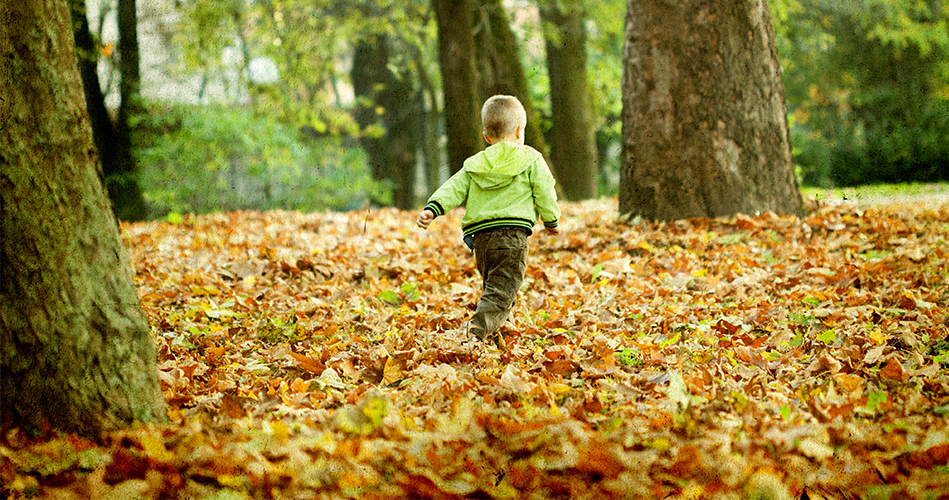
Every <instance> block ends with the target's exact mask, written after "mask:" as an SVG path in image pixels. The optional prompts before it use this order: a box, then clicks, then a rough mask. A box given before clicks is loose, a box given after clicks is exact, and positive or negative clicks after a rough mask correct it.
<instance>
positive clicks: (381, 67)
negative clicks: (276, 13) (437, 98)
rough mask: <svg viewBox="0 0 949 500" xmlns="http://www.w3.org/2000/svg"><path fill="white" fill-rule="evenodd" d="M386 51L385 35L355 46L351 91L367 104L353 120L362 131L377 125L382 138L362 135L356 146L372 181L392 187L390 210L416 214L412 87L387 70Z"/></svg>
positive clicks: (415, 147) (387, 43)
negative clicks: (387, 182)
mask: <svg viewBox="0 0 949 500" xmlns="http://www.w3.org/2000/svg"><path fill="white" fill-rule="evenodd" d="M389 45H390V42H389V38H388V37H387V36H386V35H376V36H375V37H374V40H371V41H361V42H359V43H358V44H357V45H356V51H355V55H354V56H353V69H352V75H351V76H352V81H353V90H354V91H355V93H356V95H357V96H358V97H360V98H362V99H364V100H365V101H367V102H364V103H363V104H361V105H360V106H359V107H358V109H357V110H356V120H357V121H358V122H359V126H360V127H361V128H363V129H365V128H367V127H369V126H371V125H374V124H376V123H379V122H381V124H382V126H383V128H384V129H385V133H384V134H383V135H382V136H380V137H373V136H369V135H366V134H362V136H361V138H360V144H362V146H363V147H364V148H365V149H366V151H367V153H368V154H369V164H370V166H371V169H372V175H373V178H375V179H388V180H390V181H392V183H393V185H394V186H395V190H394V192H393V195H394V196H393V200H392V201H393V205H395V206H396V207H398V208H401V209H403V210H410V209H414V208H416V207H415V178H416V174H415V166H416V161H415V160H416V151H417V146H418V141H417V140H416V137H417V135H416V134H415V131H416V130H417V127H416V124H415V120H416V119H418V118H417V117H416V111H417V110H416V109H415V107H414V104H415V103H416V102H417V101H416V99H415V97H414V96H413V92H412V87H411V86H410V85H409V84H408V83H406V82H404V81H402V80H400V79H399V78H398V76H396V75H395V74H394V73H393V72H392V70H391V69H389ZM377 110H379V111H377ZM380 113H381V114H380ZM376 201H377V202H378V200H376Z"/></svg>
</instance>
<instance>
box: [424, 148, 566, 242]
mask: <svg viewBox="0 0 949 500" xmlns="http://www.w3.org/2000/svg"><path fill="white" fill-rule="evenodd" d="M554 184H555V181H554V177H553V175H551V173H550V169H549V168H548V167H547V162H545V161H544V157H543V155H541V154H540V152H538V151H537V150H536V149H534V148H532V147H530V146H523V145H517V144H514V143H510V142H505V141H502V142H498V143H495V144H492V145H491V146H489V147H488V148H487V149H485V150H484V151H481V152H480V153H478V154H476V155H474V156H472V157H470V158H468V159H467V160H465V164H464V167H463V168H462V169H461V170H459V171H458V173H456V174H455V175H453V176H452V177H451V179H448V180H447V181H446V182H445V183H444V184H442V186H441V187H440V188H438V190H436V191H435V193H434V194H432V196H431V198H429V199H428V204H427V205H425V208H427V209H429V210H431V211H432V212H433V213H434V214H435V216H436V217H438V216H440V215H444V214H445V213H446V212H448V211H449V210H451V209H453V208H455V207H457V206H459V205H461V204H465V207H466V208H465V215H464V217H462V219H461V227H462V230H463V231H464V234H465V236H471V235H472V234H474V233H477V232H479V231H484V230H485V229H492V228H496V227H519V228H523V229H524V230H525V231H526V232H527V234H531V232H532V230H533V227H534V224H535V223H537V220H538V218H539V219H540V220H541V221H542V222H543V223H544V226H545V227H557V225H558V224H559V220H560V207H559V206H558V205H557V192H556V191H555V190H554Z"/></svg>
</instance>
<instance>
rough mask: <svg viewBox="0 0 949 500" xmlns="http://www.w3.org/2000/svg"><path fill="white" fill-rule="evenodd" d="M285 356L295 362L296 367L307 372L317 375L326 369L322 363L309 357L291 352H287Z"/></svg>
mask: <svg viewBox="0 0 949 500" xmlns="http://www.w3.org/2000/svg"><path fill="white" fill-rule="evenodd" d="M287 355H289V356H290V357H291V358H293V359H295V360H296V361H297V366H299V367H300V368H303V369H304V370H306V371H308V372H311V373H315V374H317V375H319V374H321V373H323V370H325V369H326V365H324V364H323V362H322V361H320V360H318V359H313V358H311V357H309V356H305V355H303V354H298V353H295V352H293V351H287Z"/></svg>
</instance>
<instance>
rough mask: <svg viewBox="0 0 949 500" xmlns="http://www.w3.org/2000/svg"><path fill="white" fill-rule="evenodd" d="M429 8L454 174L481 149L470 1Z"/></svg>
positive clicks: (450, 0)
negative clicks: (433, 19)
mask: <svg viewBox="0 0 949 500" xmlns="http://www.w3.org/2000/svg"><path fill="white" fill-rule="evenodd" d="M432 8H433V9H434V11H435V17H436V19H437V21H438V61H439V65H440V66H441V73H442V92H443V93H444V96H445V111H444V114H445V132H446V135H447V136H448V146H447V149H448V169H449V170H450V171H451V172H452V173H454V172H457V171H459V170H461V167H462V165H463V164H464V161H465V159H467V158H468V157H469V156H471V155H473V154H475V153H477V152H478V151H480V150H481V149H483V148H484V139H482V137H481V103H479V102H477V101H478V99H477V97H478V96H477V94H478V74H477V70H476V67H475V43H474V33H473V32H472V29H473V26H474V23H473V22H472V4H471V0H432Z"/></svg>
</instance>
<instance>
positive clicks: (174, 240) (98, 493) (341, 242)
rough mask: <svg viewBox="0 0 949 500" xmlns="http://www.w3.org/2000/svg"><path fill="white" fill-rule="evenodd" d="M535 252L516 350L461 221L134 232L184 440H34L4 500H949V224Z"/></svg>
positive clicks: (4, 464)
mask: <svg viewBox="0 0 949 500" xmlns="http://www.w3.org/2000/svg"><path fill="white" fill-rule="evenodd" d="M564 213H565V222H564V228H565V234H562V235H561V236H559V237H552V236H548V235H546V234H538V235H535V236H533V237H532V238H531V239H530V241H531V256H530V260H529V269H528V276H527V280H526V283H525V285H524V288H523V289H522V291H521V294H520V297H519V302H518V304H517V306H516V313H515V318H514V321H513V323H510V324H508V325H506V326H505V328H504V332H505V334H506V337H505V342H506V345H505V346H504V348H502V349H498V348H496V347H494V346H483V345H476V346H471V345H468V344H465V343H464V340H465V339H464V337H463V336H462V335H461V334H460V333H459V331H458V329H459V327H460V325H461V323H462V322H463V321H464V320H466V319H467V317H468V315H469V314H470V313H471V312H472V311H473V308H474V305H475V303H476V301H477V298H478V296H479V293H480V280H479V277H478V275H477V273H476V271H475V270H474V258H473V255H472V254H470V253H468V252H467V251H466V249H465V248H464V247H463V246H462V244H461V242H460V237H459V236H460V235H459V229H458V222H459V217H460V215H461V213H460V211H455V212H452V213H450V214H449V215H448V216H446V217H444V218H440V219H439V220H437V221H436V222H435V223H434V224H433V226H432V228H431V229H430V230H429V231H427V232H426V231H421V230H418V229H416V228H415V227H414V217H415V214H414V213H408V212H399V211H395V210H370V211H365V210H364V211H361V212H352V213H347V214H340V213H322V214H321V213H317V214H299V213H289V212H286V213H279V212H278V213H233V214H218V215H210V216H201V217H186V218H185V220H184V221H182V222H181V223H178V224H169V223H160V222H156V223H142V224H133V225H126V226H124V227H123V234H124V238H125V242H126V244H127V246H128V247H129V248H130V249H131V251H132V253H133V258H134V266H135V269H136V273H137V275H136V280H137V284H138V288H139V295H140V297H141V300H142V304H143V306H144V308H145V311H146V313H147V315H148V318H149V322H150V324H151V325H152V329H153V332H154V337H155V342H156V343H157V347H158V370H159V375H160V379H161V385H162V389H163V391H164V394H165V398H166V400H167V403H168V408H169V411H168V415H169V419H170V423H169V424H167V425H161V426H152V427H141V428H137V429H133V430H129V431H122V432H114V433H111V434H109V435H107V436H104V437H103V440H102V442H100V443H92V442H88V441H85V440H82V439H78V438H76V437H74V436H65V435H59V434H54V433H53V434H48V435H44V436H40V437H31V436H28V435H26V434H25V433H23V432H20V431H11V432H9V433H8V434H7V435H6V436H4V439H3V444H2V446H0V482H2V484H3V488H4V492H5V494H6V495H7V496H9V497H12V498H23V497H30V496H39V497H41V498H104V499H116V500H124V499H127V498H152V499H165V498H188V499H192V498H193V499H198V498H216V499H243V498H274V499H282V498H301V499H303V498H356V499H400V498H480V499H484V498H495V499H520V498H538V499H545V498H572V499H582V498H590V499H609V498H643V499H651V498H681V499H698V498H720V499H738V498H742V499H744V498H770V499H787V498H808V499H823V498H832V499H836V498H873V499H903V498H921V499H945V498H949V426H947V424H946V422H947V414H949V372H947V367H949V338H947V324H946V323H947V316H946V314H947V305H949V302H947V299H949V288H947V284H946V278H947V275H949V266H947V258H949V243H947V240H949V207H947V206H945V205H934V204H932V203H928V204H919V203H917V204H901V205H896V204H890V205H882V206H876V207H862V208H861V207H858V206H856V205H853V204H846V203H845V204H836V205H830V204H821V205H819V206H814V207H812V210H811V213H810V214H809V215H808V216H807V217H806V218H804V219H798V218H787V217H777V216H774V215H761V216H757V217H746V216H741V217H737V218H734V219H729V220H706V219H702V220H689V221H679V222H674V223H666V224H656V223H650V222H635V221H634V222H631V223H621V222H619V221H617V220H616V215H615V214H616V206H615V200H604V201H598V202H590V203H583V204H576V205H569V204H565V205H564Z"/></svg>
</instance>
